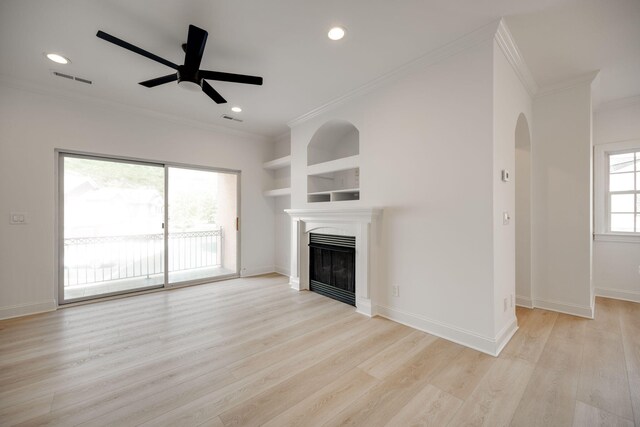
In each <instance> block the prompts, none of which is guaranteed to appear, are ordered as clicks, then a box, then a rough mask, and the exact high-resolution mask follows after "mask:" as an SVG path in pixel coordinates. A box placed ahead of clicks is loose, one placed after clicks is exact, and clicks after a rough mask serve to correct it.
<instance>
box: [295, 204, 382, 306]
mask: <svg viewBox="0 0 640 427" xmlns="http://www.w3.org/2000/svg"><path fill="white" fill-rule="evenodd" d="M285 212H287V213H288V214H289V216H290V217H291V220H292V221H291V273H290V277H289V284H290V285H291V287H292V288H294V289H297V290H308V289H309V288H310V279H309V277H310V275H309V268H310V259H309V243H310V234H311V233H317V234H328V235H334V236H352V237H354V238H355V284H354V285H355V286H354V287H355V306H356V311H357V312H359V313H362V314H365V315H367V316H373V315H375V313H374V311H375V304H374V301H375V291H376V280H377V277H378V272H377V268H378V266H379V260H378V252H379V251H378V248H379V235H380V233H379V224H380V219H381V216H382V210H381V209H373V208H368V209H363V208H348V209H287V210H286V211H285Z"/></svg>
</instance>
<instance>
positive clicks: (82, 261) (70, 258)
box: [64, 228, 223, 287]
mask: <svg viewBox="0 0 640 427" xmlns="http://www.w3.org/2000/svg"><path fill="white" fill-rule="evenodd" d="M222 239H223V233H222V228H218V229H217V230H209V231H189V232H180V233H169V242H168V249H169V257H168V264H169V272H170V273H171V272H175V271H184V270H191V269H197V268H205V267H220V266H221V265H222V252H223V251H222ZM161 274H164V234H162V233H159V234H138V235H128V236H100V237H74V238H68V239H64V286H65V287H67V286H77V285H88V284H92V283H103V282H109V281H113V280H122V279H130V278H139V277H146V278H149V277H152V276H157V275H161Z"/></svg>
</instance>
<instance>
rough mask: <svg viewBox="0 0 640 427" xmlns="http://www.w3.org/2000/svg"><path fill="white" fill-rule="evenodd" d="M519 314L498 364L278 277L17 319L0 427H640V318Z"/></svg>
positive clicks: (602, 308)
mask: <svg viewBox="0 0 640 427" xmlns="http://www.w3.org/2000/svg"><path fill="white" fill-rule="evenodd" d="M516 314H517V316H518V325H519V330H518V331H517V332H516V334H515V335H514V337H513V339H512V341H511V342H510V343H509V344H508V345H507V347H506V348H505V350H504V351H503V354H502V355H501V356H500V357H499V358H494V357H491V356H487V355H485V354H482V353H479V352H477V351H475V350H472V349H469V348H463V347H462V346H460V345H458V344H454V343H451V342H448V341H445V340H443V339H440V338H436V337H434V336H432V335H429V334H425V333H423V332H419V331H416V330H413V329H410V328H408V327H406V326H403V325H399V324H397V323H394V322H392V321H390V320H387V319H383V318H367V317H366V316H362V315H360V314H357V313H356V312H355V310H354V308H353V307H351V306H348V305H345V304H342V303H339V302H337V301H333V300H330V299H327V298H325V297H323V296H320V295H318V294H315V293H312V292H308V291H304V292H298V291H294V290H292V289H291V288H290V287H289V286H288V281H287V278H285V277H283V276H280V275H265V276H261V277H255V278H242V279H235V280H229V281H224V282H216V283H212V284H207V285H202V286H195V287H188V288H182V289H176V290H172V291H169V292H161V293H150V294H145V295H139V296H134V297H130V298H125V299H119V300H111V301H103V302H96V303H92V304H87V305H82V306H77V307H71V308H66V309H62V310H58V311H56V312H51V313H44V314H41V315H35V316H28V317H24V318H16V319H9V320H5V321H0V425H2V426H3V427H4V426H5V425H6V426H12V425H20V426H36V425H52V426H69V425H85V426H113V425H118V426H134V425H136V426H137V425H142V426H145V427H162V426H171V427H174V426H196V425H204V426H214V427H221V426H226V427H228V426H229V425H264V424H268V425H270V426H281V425H282V426H288V425H289V426H292V425H303V426H315V425H328V426H334V425H355V426H367V427H369V426H378V425H380V426H382V425H387V426H406V425H449V426H458V425H491V426H494V425H495V426H501V425H508V424H511V425H513V426H520V425H523V426H532V425H533V426H535V425H544V426H556V425H557V426H566V425H572V424H573V425H576V426H577V425H587V426H589V425H625V426H626V425H633V424H634V423H635V425H640V419H639V418H638V416H639V414H640V304H636V303H630V302H623V301H616V300H611V299H605V298H598V299H597V300H596V319H595V320H588V319H582V318H576V317H572V316H568V315H563V314H556V313H552V312H548V311H545V310H538V309H533V310H531V309H526V308H522V307H517V308H516ZM634 417H635V418H634Z"/></svg>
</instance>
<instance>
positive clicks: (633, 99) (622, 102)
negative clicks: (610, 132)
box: [596, 95, 640, 113]
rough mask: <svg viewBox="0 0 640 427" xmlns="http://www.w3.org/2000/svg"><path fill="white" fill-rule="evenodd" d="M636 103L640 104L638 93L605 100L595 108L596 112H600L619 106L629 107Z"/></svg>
mask: <svg viewBox="0 0 640 427" xmlns="http://www.w3.org/2000/svg"><path fill="white" fill-rule="evenodd" d="M636 104H640V95H635V96H627V97H626V98H618V99H614V100H613V101H609V102H605V103H603V104H600V105H599V106H598V108H596V112H597V113H600V112H602V111H610V110H617V109H619V108H626V107H631V106H632V105H636Z"/></svg>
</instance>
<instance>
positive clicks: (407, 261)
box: [292, 39, 515, 351]
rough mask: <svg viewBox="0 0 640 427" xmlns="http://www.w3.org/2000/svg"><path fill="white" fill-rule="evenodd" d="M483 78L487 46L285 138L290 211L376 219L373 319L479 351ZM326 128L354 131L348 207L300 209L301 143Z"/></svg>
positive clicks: (485, 117)
mask: <svg viewBox="0 0 640 427" xmlns="http://www.w3.org/2000/svg"><path fill="white" fill-rule="evenodd" d="M492 69H493V40H492V39H490V40H486V41H484V42H481V43H480V44H477V45H476V46H474V47H473V48H469V49H466V50H464V51H462V52H460V53H458V54H456V55H454V56H449V57H447V58H446V59H443V60H441V61H440V62H437V63H435V64H431V65H424V66H414V67H413V68H412V69H411V72H407V73H406V74H405V75H404V76H403V77H402V78H400V79H396V80H394V81H390V82H387V84H385V85H384V86H382V87H379V88H377V89H376V90H375V91H372V92H370V93H369V94H366V95H364V96H361V97H359V98H355V99H352V100H350V101H347V102H345V103H344V104H342V105H340V106H338V107H336V108H335V109H333V110H330V111H327V112H324V113H322V114H320V115H318V116H316V117H313V118H312V119H309V120H307V121H306V122H303V123H301V124H299V125H297V126H294V127H293V128H292V160H293V163H292V206H293V208H315V209H320V208H329V207H331V206H339V207H349V206H351V207H354V206H363V207H364V206H371V207H381V208H383V209H384V212H383V218H382V230H381V242H380V243H381V244H380V247H381V254H380V259H381V263H380V265H379V266H378V268H379V272H378V274H379V279H380V280H378V283H380V286H379V288H378V289H374V290H373V294H374V297H375V302H376V303H377V304H378V307H377V310H378V312H379V313H381V314H383V315H385V316H388V317H391V318H394V319H398V320H401V321H404V322H406V323H409V324H411V325H413V326H415V327H418V328H421V329H425V330H428V331H430V332H433V333H436V334H439V335H441V336H445V337H446V338H449V339H452V340H457V341H459V342H463V343H464V344H466V345H470V346H476V347H482V349H483V350H484V351H488V350H487V348H489V346H490V345H492V344H494V339H495V336H496V335H495V324H494V314H493V309H494V301H493V269H494V265H493V255H492V254H493V237H492V234H493V223H494V214H493V195H492V193H493V180H494V171H493V169H494V168H493V133H492V132H493V109H492V97H493V90H492V86H493V77H492ZM329 120H348V121H350V122H351V123H353V124H354V125H355V126H356V127H357V128H358V130H359V132H360V190H361V191H360V196H361V200H360V201H358V202H354V201H348V202H338V204H333V205H328V204H326V203H312V204H308V203H307V202H306V175H305V172H306V165H307V159H306V156H307V144H308V142H309V141H310V140H311V137H312V136H313V134H314V132H315V131H316V130H317V129H318V128H319V127H320V126H321V125H322V124H324V123H326V122H327V121H329ZM514 126H515V122H514ZM512 132H513V130H512V131H511V133H512ZM392 284H397V285H399V287H400V295H399V296H398V297H393V296H392V294H391V289H392ZM478 343H481V344H478Z"/></svg>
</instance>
